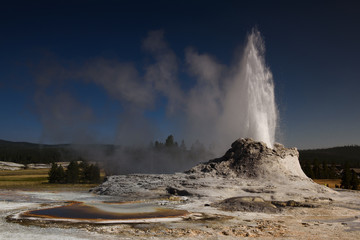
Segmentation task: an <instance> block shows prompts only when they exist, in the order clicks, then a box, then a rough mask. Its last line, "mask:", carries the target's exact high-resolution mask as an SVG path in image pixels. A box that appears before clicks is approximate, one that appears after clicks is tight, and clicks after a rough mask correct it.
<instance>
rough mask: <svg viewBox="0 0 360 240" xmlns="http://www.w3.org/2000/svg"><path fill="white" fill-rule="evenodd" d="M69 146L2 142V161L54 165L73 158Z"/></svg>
mask: <svg viewBox="0 0 360 240" xmlns="http://www.w3.org/2000/svg"><path fill="white" fill-rule="evenodd" d="M73 155H74V154H73V153H72V151H71V149H70V148H69V145H64V144H62V145H48V144H37V143H28V142H11V141H5V140H0V161H5V162H15V163H21V164H29V163H52V162H59V161H62V160H63V159H64V158H69V157H72V156H73Z"/></svg>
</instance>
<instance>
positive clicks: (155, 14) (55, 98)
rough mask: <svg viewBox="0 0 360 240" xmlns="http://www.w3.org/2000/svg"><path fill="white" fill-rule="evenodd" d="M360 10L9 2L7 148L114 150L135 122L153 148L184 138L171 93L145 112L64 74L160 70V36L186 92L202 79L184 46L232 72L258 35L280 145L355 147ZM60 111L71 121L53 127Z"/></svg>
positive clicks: (1, 18) (3, 60)
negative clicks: (153, 43)
mask: <svg viewBox="0 0 360 240" xmlns="http://www.w3.org/2000/svg"><path fill="white" fill-rule="evenodd" d="M359 7H360V4H359V3H358V2H357V1H317V2H316V3H314V1H300V2H289V1H256V2H254V1H247V2H240V1H219V2H218V3H214V4H213V3H211V4H210V3H209V2H208V1H178V2H174V1H153V2H150V1H57V2H55V1H8V3H4V2H3V3H2V6H1V8H0V52H1V54H0V64H1V71H0V139H6V140H13V141H30V142H46V143H59V142H72V141H75V142H81V141H85V140H89V139H93V140H94V141H96V142H107V143H112V142H116V138H117V137H118V135H117V132H119V131H120V130H119V128H125V129H126V130H128V131H130V132H132V131H133V130H132V129H127V127H126V126H127V125H126V124H125V125H122V124H121V123H122V122H126V121H130V122H133V121H134V119H137V120H139V122H138V123H137V124H138V125H137V126H138V127H137V129H139V132H143V133H144V134H145V135H147V136H152V138H153V139H158V138H164V137H166V136H167V135H168V134H170V133H173V134H174V135H175V138H176V137H177V136H179V138H181V136H182V133H181V132H180V130H179V128H178V126H179V124H180V125H181V123H179V122H181V119H179V118H178V117H177V118H175V117H172V116H171V115H169V114H167V110H166V99H164V96H161V95H159V96H157V97H156V99H155V100H154V102H153V104H149V105H151V106H146V107H145V108H144V109H145V110H144V111H143V112H142V113H141V114H140V113H136V112H134V111H132V110H131V111H130V110H129V109H130V108H131V106H129V105H127V104H126V103H125V102H126V101H125V102H124V99H123V97H121V96H119V95H117V94H114V93H113V94H111V89H106V88H104V87H103V85H101V84H100V85H99V83H98V82H96V81H93V80H84V79H78V78H82V77H78V76H77V75H76V74H70V75H69V74H67V72H69V71H70V72H76V71H78V69H82V68H83V67H84V66H90V67H91V66H93V65H91V63H93V64H96V63H97V62H98V61H99V59H103V60H105V61H106V62H108V61H109V62H116V63H118V62H122V63H125V62H126V63H129V64H131V65H132V66H133V68H135V69H137V72H138V74H139V75H142V74H144V66H146V65H147V64H148V63H149V62H151V61H152V56H150V55H149V53H147V52H146V51H144V47H143V41H144V39H145V38H146V37H147V36H148V34H149V32H150V31H154V30H155V31H156V30H161V31H163V34H164V38H165V40H166V42H167V44H168V46H169V48H171V49H172V51H173V52H174V54H175V55H176V56H177V59H178V61H179V70H178V75H177V78H178V81H179V84H180V87H181V88H182V89H189V88H191V86H192V85H193V84H194V82H193V79H192V78H191V76H189V74H187V73H186V66H185V64H184V59H185V49H187V48H188V47H193V48H195V49H196V50H197V51H198V52H200V53H207V54H210V55H211V56H213V57H214V58H216V60H217V61H218V62H220V63H222V64H230V63H231V62H233V61H234V59H235V58H236V52H237V51H241V50H240V49H241V47H242V46H244V44H245V40H246V35H247V34H248V33H249V32H250V31H251V29H252V28H253V27H257V28H258V30H259V31H260V32H261V34H262V36H263V38H264V41H265V46H266V56H265V57H266V63H267V65H268V66H269V67H270V68H271V71H272V73H273V76H274V83H275V91H276V102H277V104H278V108H279V112H280V129H279V133H278V137H277V140H278V141H279V142H282V143H284V144H285V145H286V146H297V147H298V148H318V147H329V146H339V145H348V144H358V145H359V144H360V124H359V123H360V108H359V106H358V104H359V103H360V94H359V91H360V60H359V56H360V45H359V43H360V31H359V29H360V14H359V13H358V9H359ZM94 62H95V63H94ZM87 64H88V65H87ZM111 64H112V63H111ZM49 69H50V70H51V69H52V70H53V71H50V70H49ZM64 69H65V70H64ZM64 71H65V72H66V73H65V74H63V75H62V73H63V72H64ZM54 104H55V105H54ZM62 104H63V105H64V106H63V105H62ZM54 106H56V107H57V108H59V109H60V110H59V111H61V112H62V113H63V114H65V115H67V116H71V117H70V118H63V117H61V118H57V119H56V120H54V118H53V117H54V116H56V114H57V112H55V111H54V113H53V115H51V116H49V112H52V110H53V109H54ZM129 111H130V112H131V114H132V117H131V118H129V119H128V120H126V119H127V116H126V114H127V113H128V112H129ZM137 114H140V115H141V116H143V117H145V118H146V122H142V120H140V118H138V117H136V116H137ZM52 123H53V124H54V125H52ZM119 123H120V124H119ZM145 125H151V127H150V128H148V127H146V128H145ZM54 128H55V130H54ZM49 129H50V130H49ZM51 129H52V130H51ZM127 136H128V135H127ZM239 137H241V136H239ZM178 140H180V139H178ZM134 141H135V140H134ZM229 144H230V143H229Z"/></svg>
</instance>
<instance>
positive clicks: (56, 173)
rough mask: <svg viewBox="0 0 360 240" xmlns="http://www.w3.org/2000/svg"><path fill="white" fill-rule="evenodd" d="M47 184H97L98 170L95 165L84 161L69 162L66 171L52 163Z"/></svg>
mask: <svg viewBox="0 0 360 240" xmlns="http://www.w3.org/2000/svg"><path fill="white" fill-rule="evenodd" d="M48 174H49V177H48V181H49V183H99V182H100V168H99V166H98V165H97V164H89V163H87V162H85V161H81V162H80V163H78V162H77V161H71V162H70V164H69V165H68V166H67V168H66V170H64V168H63V167H62V166H61V165H58V164H56V163H53V164H52V165H51V169H50V170H49V173H48Z"/></svg>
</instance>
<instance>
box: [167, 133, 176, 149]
mask: <svg viewBox="0 0 360 240" xmlns="http://www.w3.org/2000/svg"><path fill="white" fill-rule="evenodd" d="M165 146H166V147H173V146H174V136H173V135H169V136H168V137H167V138H166V141H165Z"/></svg>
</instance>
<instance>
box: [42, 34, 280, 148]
mask: <svg viewBox="0 0 360 240" xmlns="http://www.w3.org/2000/svg"><path fill="white" fill-rule="evenodd" d="M142 49H143V50H144V51H145V52H146V53H147V54H149V55H150V56H151V57H152V60H153V61H152V62H151V63H149V64H147V65H146V66H144V71H139V70H138V69H137V68H136V67H135V65H134V64H132V63H127V62H125V63H124V62H119V61H116V60H109V59H104V58H97V59H93V60H90V61H87V62H86V63H84V64H83V65H82V66H80V67H79V66H78V67H75V68H71V69H70V68H65V67H63V66H57V67H50V68H49V67H48V66H47V67H46V70H43V71H39V72H38V73H37V79H38V83H39V86H40V87H39V88H40V89H42V90H43V89H46V88H49V86H51V85H54V84H55V83H56V84H58V82H59V81H60V82H61V81H64V79H78V80H72V81H79V79H80V81H84V82H85V83H86V82H91V83H94V84H96V85H98V86H100V87H102V88H104V89H105V90H106V92H107V93H108V95H109V96H111V97H112V98H113V99H116V100H118V101H119V102H121V104H122V106H123V108H124V112H123V113H122V115H121V116H120V121H119V127H118V134H117V136H118V138H117V139H116V140H115V143H119V144H125V145H126V144H129V145H131V144H138V143H140V144H146V143H149V142H150V141H152V140H154V134H155V132H156V126H153V125H152V124H150V123H149V121H148V120H147V119H146V117H145V116H144V113H145V111H152V110H153V109H156V103H157V102H158V101H157V100H158V99H159V98H162V99H165V100H166V112H167V116H168V117H169V118H171V119H177V121H176V122H175V124H176V127H177V128H178V129H180V131H179V130H178V132H182V134H183V136H179V137H181V138H184V139H185V140H186V141H187V142H194V141H195V140H196V139H198V140H200V141H201V142H203V143H205V144H206V145H208V146H209V145H210V144H211V145H212V146H215V148H214V149H213V150H214V151H215V153H217V154H221V153H223V152H224V150H226V148H227V147H228V146H229V144H230V143H231V142H232V141H234V140H235V139H237V138H239V137H251V138H253V139H255V140H259V141H263V142H265V143H266V144H267V145H268V146H270V147H272V146H273V144H274V141H275V130H276V124H277V108H276V104H275V96H274V84H273V78H272V74H271V71H270V69H269V68H268V67H267V66H266V64H265V60H264V53H265V47H264V42H263V40H262V38H261V35H260V33H259V31H257V30H256V29H253V30H252V32H251V33H250V34H249V35H248V37H247V43H246V45H245V48H244V50H243V52H242V56H241V57H239V58H238V59H239V60H238V61H236V62H234V63H233V64H231V65H230V66H227V65H225V64H222V63H219V62H218V61H217V60H216V58H215V57H213V56H210V55H209V54H206V53H199V52H198V51H197V50H195V49H194V48H187V49H185V59H184V61H183V62H184V63H185V66H186V71H187V73H188V75H189V76H190V77H191V78H192V79H194V84H193V86H192V87H191V88H190V89H183V88H181V87H180V82H179V81H180V79H179V68H180V66H182V65H181V64H182V61H181V60H180V59H179V58H178V57H177V56H176V54H175V52H174V51H173V50H172V49H171V48H170V47H169V45H168V44H167V42H166V41H165V38H164V32H163V31H161V30H159V31H151V32H149V34H148V36H147V38H146V39H144V40H143V43H142ZM44 69H45V68H44ZM59 79H60V80H59ZM63 89H64V88H63ZM39 92H44V91H39ZM46 96H47V97H49V96H48V95H45V94H38V97H37V99H38V101H37V103H38V109H39V115H40V118H41V120H42V122H43V124H44V136H45V138H47V139H49V138H51V136H56V137H54V138H55V139H56V138H58V137H59V136H60V138H61V139H66V138H64V137H63V136H62V135H64V134H67V133H68V132H69V131H65V130H64V131H63V129H65V128H67V129H70V132H72V133H76V134H79V135H80V133H79V131H74V130H73V129H78V125H79V122H82V124H81V126H82V127H81V128H87V124H88V125H91V123H92V122H93V121H94V119H96V116H94V115H93V112H92V110H91V108H90V107H89V106H83V105H82V104H80V103H79V102H78V101H77V100H76V99H75V98H74V97H72V96H71V95H69V94H64V93H61V94H58V95H56V96H55V97H51V100H50V101H48V100H44V98H45V97H46ZM44 102H46V104H44ZM60 105H61V106H62V107H59V106H60ZM75 109H79V110H78V111H76V110H75ZM55 126H56V127H55ZM81 128H80V129H81ZM81 131H83V132H86V133H87V134H85V136H87V138H88V135H92V134H91V133H90V134H88V133H89V132H91V131H90V130H89V128H87V129H83V130H81ZM169 134H170V133H169ZM72 135H73V134H71V138H73V137H74V136H72ZM83 135H84V134H83Z"/></svg>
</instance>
